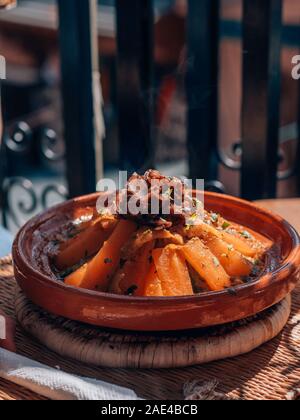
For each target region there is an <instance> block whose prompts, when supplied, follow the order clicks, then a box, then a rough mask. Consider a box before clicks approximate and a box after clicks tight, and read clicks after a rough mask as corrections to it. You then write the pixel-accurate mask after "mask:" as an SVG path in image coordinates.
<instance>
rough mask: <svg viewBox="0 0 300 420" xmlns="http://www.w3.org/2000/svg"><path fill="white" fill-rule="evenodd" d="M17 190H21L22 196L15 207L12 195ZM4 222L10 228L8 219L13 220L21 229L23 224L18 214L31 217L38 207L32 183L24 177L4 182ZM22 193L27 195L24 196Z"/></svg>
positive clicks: (8, 179)
mask: <svg viewBox="0 0 300 420" xmlns="http://www.w3.org/2000/svg"><path fill="white" fill-rule="evenodd" d="M15 188H19V189H20V190H21V191H20V194H19V195H18V200H17V202H16V204H15V205H13V204H12V203H11V193H12V191H13V190H14V189H15ZM2 189H3V191H2V193H3V205H4V208H3V222H4V226H6V227H7V226H8V224H9V223H8V218H9V219H11V220H12V221H13V223H14V225H15V226H16V227H20V226H21V224H22V222H21V221H20V219H19V216H18V215H17V213H20V214H21V215H22V214H23V215H27V216H28V215H30V214H31V213H32V212H34V211H35V210H36V208H37V206H38V198H37V195H36V192H35V190H34V186H33V184H32V182H31V181H29V180H28V179H26V178H22V177H14V178H7V179H5V180H4V182H3V187H2ZM22 193H23V194H25V195H24V196H22Z"/></svg>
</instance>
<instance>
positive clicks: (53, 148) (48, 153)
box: [40, 128, 65, 162]
mask: <svg viewBox="0 0 300 420" xmlns="http://www.w3.org/2000/svg"><path fill="white" fill-rule="evenodd" d="M40 144H41V151H42V154H43V156H44V157H45V158H46V159H47V160H49V161H51V162H57V161H59V160H61V159H63V157H64V154H65V152H64V150H60V149H59V147H58V138H57V134H56V132H55V131H54V130H52V129H51V128H45V129H43V131H42V135H41V138H40Z"/></svg>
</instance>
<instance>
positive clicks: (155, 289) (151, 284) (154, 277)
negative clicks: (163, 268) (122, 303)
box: [144, 263, 164, 297]
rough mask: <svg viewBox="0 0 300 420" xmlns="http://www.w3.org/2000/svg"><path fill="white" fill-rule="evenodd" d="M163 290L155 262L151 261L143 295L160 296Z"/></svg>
mask: <svg viewBox="0 0 300 420" xmlns="http://www.w3.org/2000/svg"><path fill="white" fill-rule="evenodd" d="M163 295H164V294H163V290H162V286H161V281H160V279H159V277H158V272H157V270H156V267H155V264H154V263H152V265H151V267H150V271H149V273H148V276H147V277H146V281H145V291H144V296H146V297H161V296H163Z"/></svg>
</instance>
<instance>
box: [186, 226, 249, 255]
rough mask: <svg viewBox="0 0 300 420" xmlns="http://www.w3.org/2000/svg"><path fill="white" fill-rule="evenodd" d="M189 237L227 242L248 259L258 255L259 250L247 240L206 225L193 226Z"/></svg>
mask: <svg viewBox="0 0 300 420" xmlns="http://www.w3.org/2000/svg"><path fill="white" fill-rule="evenodd" d="M188 236H189V237H190V238H193V237H195V236H197V237H199V238H201V239H210V238H215V237H216V238H219V239H221V240H223V241H224V242H226V243H227V244H228V245H232V246H233V247H234V248H235V249H236V250H237V251H238V252H240V253H241V254H242V255H244V256H246V257H251V258H254V257H255V256H256V255H257V249H255V248H253V247H252V246H251V245H250V244H249V243H247V241H246V240H243V239H242V238H239V237H238V236H236V235H233V234H231V233H229V232H226V231H225V230H224V231H220V230H218V229H216V228H215V227H213V226H211V225H208V224H206V223H200V224H198V225H195V226H192V227H191V228H190V229H189V231H188Z"/></svg>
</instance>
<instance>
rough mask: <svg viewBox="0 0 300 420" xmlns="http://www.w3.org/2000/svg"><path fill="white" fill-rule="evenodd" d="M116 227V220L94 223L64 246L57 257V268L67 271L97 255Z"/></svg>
mask: <svg viewBox="0 0 300 420" xmlns="http://www.w3.org/2000/svg"><path fill="white" fill-rule="evenodd" d="M115 226H116V221H115V220H112V221H110V222H107V223H105V224H104V223H103V222H102V221H101V220H97V221H95V222H93V223H92V224H91V225H90V226H89V227H88V228H87V229H86V230H84V231H83V232H82V233H80V234H79V235H78V236H76V237H75V238H72V239H70V240H69V241H67V242H66V243H64V244H63V245H62V247H61V249H60V252H59V254H58V255H57V256H56V257H55V260H54V264H55V266H56V267H57V268H58V269H59V270H65V269H66V268H68V267H73V266H74V265H76V264H78V263H79V261H81V260H82V259H83V258H86V257H90V256H92V255H94V254H96V253H97V252H98V251H99V249H100V248H101V247H102V245H103V244H104V242H105V241H106V240H107V239H108V238H109V236H110V235H111V233H112V231H113V229H114V227H115Z"/></svg>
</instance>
